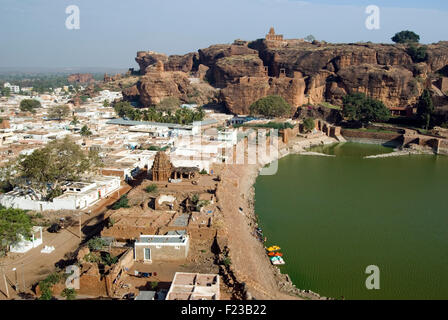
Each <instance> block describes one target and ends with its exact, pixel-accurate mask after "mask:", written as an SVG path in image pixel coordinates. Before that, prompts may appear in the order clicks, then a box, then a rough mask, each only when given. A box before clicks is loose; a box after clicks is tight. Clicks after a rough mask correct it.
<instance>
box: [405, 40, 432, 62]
mask: <svg viewBox="0 0 448 320" xmlns="http://www.w3.org/2000/svg"><path fill="white" fill-rule="evenodd" d="M426 51H427V50H426V47H425V46H420V47H417V46H415V45H414V44H410V45H409V47H408V48H407V50H406V52H407V53H408V54H409V55H410V56H411V58H412V60H413V61H414V62H417V63H418V62H423V61H426V60H427V58H428V53H427V52H426Z"/></svg>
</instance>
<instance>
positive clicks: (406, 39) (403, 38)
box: [392, 30, 420, 43]
mask: <svg viewBox="0 0 448 320" xmlns="http://www.w3.org/2000/svg"><path fill="white" fill-rule="evenodd" d="M392 41H393V42H395V43H413V42H414V43H415V42H419V41H420V36H419V35H418V34H416V33H415V32H413V31H409V30H405V31H401V32H398V33H396V34H395V35H394V36H393V37H392Z"/></svg>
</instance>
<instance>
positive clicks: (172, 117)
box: [114, 101, 205, 124]
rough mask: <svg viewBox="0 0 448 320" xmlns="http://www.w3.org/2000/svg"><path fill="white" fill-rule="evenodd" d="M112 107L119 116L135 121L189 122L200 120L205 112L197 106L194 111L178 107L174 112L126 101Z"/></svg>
mask: <svg viewBox="0 0 448 320" xmlns="http://www.w3.org/2000/svg"><path fill="white" fill-rule="evenodd" d="M114 109H115V112H116V113H117V115H118V116H119V117H121V118H127V119H129V120H135V121H154V122H162V123H178V124H191V123H192V122H194V121H202V120H203V119H204V117H205V112H204V110H203V109H202V108H198V110H196V111H195V110H190V109H182V108H178V109H177V110H176V111H175V112H174V113H173V112H172V111H167V112H162V111H157V110H156V109H155V108H149V109H146V110H142V109H137V108H135V107H133V106H132V105H131V104H130V103H129V102H127V101H121V102H117V103H115V104H114Z"/></svg>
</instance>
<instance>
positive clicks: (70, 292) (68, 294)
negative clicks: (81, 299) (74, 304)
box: [61, 288, 76, 300]
mask: <svg viewBox="0 0 448 320" xmlns="http://www.w3.org/2000/svg"><path fill="white" fill-rule="evenodd" d="M61 296H63V297H64V298H65V299H67V300H75V299H76V291H75V289H73V288H65V289H64V290H63V291H62V293H61Z"/></svg>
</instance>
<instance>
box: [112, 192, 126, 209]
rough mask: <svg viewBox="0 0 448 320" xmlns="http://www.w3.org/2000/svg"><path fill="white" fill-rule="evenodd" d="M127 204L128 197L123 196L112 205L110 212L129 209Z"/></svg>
mask: <svg viewBox="0 0 448 320" xmlns="http://www.w3.org/2000/svg"><path fill="white" fill-rule="evenodd" d="M128 202H129V199H128V197H127V196H126V195H124V196H122V197H121V198H120V200H118V201H117V202H115V203H114V204H113V205H112V210H118V209H120V208H129V204H128Z"/></svg>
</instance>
